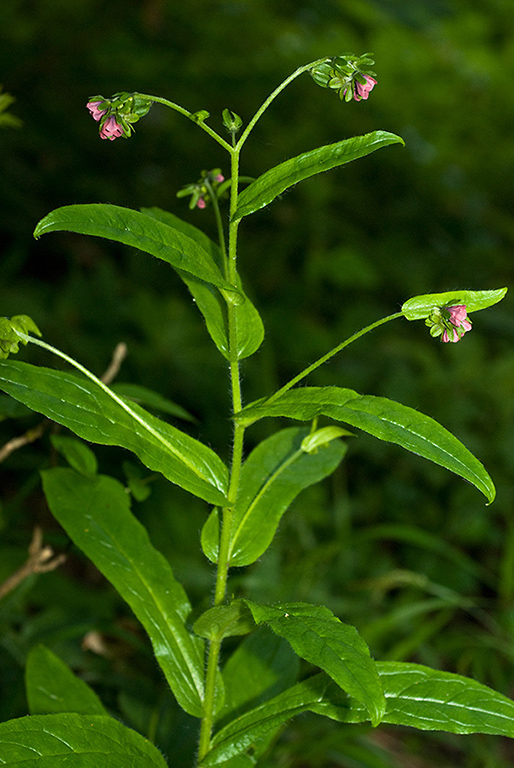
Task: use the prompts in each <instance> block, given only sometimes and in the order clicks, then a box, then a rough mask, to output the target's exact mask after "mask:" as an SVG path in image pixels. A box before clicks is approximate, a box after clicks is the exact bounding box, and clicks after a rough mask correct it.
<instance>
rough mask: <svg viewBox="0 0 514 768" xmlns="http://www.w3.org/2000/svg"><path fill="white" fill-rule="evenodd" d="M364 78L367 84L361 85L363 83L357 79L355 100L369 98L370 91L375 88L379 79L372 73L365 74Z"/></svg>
mask: <svg viewBox="0 0 514 768" xmlns="http://www.w3.org/2000/svg"><path fill="white" fill-rule="evenodd" d="M364 79H365V80H366V83H365V85H361V83H359V82H358V80H356V81H355V88H354V92H353V98H354V99H355V101H360V100H361V99H367V98H368V96H369V94H370V92H371V91H372V90H373V88H374V87H375V85H376V84H377V81H376V80H375V78H374V77H371V75H364Z"/></svg>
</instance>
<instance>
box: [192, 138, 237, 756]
mask: <svg viewBox="0 0 514 768" xmlns="http://www.w3.org/2000/svg"><path fill="white" fill-rule="evenodd" d="M239 152H240V149H238V148H236V147H234V148H233V149H231V152H230V155H231V178H232V187H231V194H230V213H231V215H232V214H233V212H234V211H235V210H236V207H237V193H238V178H239ZM237 231H238V222H237V221H231V223H230V225H229V235H228V254H227V258H226V260H225V261H226V264H227V271H228V274H227V279H228V281H229V282H230V283H232V285H234V286H235V285H236V284H237V270H236V264H237ZM227 314H228V343H229V372H230V388H231V396H232V412H233V413H237V412H238V411H240V410H241V408H242V394H241V379H240V370H239V361H238V350H237V311H236V307H235V305H234V304H230V303H229V304H228V305H227ZM244 432H245V428H244V427H242V426H241V425H238V424H236V423H234V436H233V442H232V464H231V470H230V483H229V489H228V494H227V495H228V504H227V506H226V507H224V509H223V512H222V521H221V531H220V540H219V549H218V567H217V572H216V587H215V592H214V604H215V605H219V604H221V603H223V601H224V600H225V596H226V590H227V578H228V569H229V561H230V551H229V548H230V538H231V531H232V522H233V508H234V505H235V503H236V498H237V492H238V488H239V480H240V476H241V466H242V462H243V444H244ZM220 648H221V642H220V641H217V640H213V641H211V643H210V645H209V653H208V657H207V672H206V677H205V699H204V717H203V719H202V724H201V727H200V740H199V745H198V759H199V761H201V760H202V759H203V758H204V757H205V755H206V754H207V752H208V750H209V745H210V739H211V733H212V727H213V723H214V706H215V691H216V674H217V668H218V660H219V653H220Z"/></svg>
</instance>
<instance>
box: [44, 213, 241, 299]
mask: <svg viewBox="0 0 514 768" xmlns="http://www.w3.org/2000/svg"><path fill="white" fill-rule="evenodd" d="M60 231H65V232H77V233H79V234H82V235H94V236H96V237H105V238H106V239H107V240H115V241H116V242H118V243H124V245H129V246H132V247H133V248H138V249H139V250H140V251H144V252H145V253H149V254H151V255H152V256H156V257H157V258H158V259H162V260H163V261H166V262H168V264H170V265H171V266H172V267H173V268H174V269H181V270H184V271H185V272H189V273H190V274H191V275H195V276H196V277H199V278H201V279H202V280H205V281H206V282H207V283H212V285H215V286H216V287H217V288H219V289H221V290H224V291H227V292H228V294H227V295H228V296H229V297H231V298H232V299H234V300H236V301H237V300H238V298H237V295H238V293H237V291H236V289H235V288H234V287H233V286H232V285H230V283H229V282H228V281H227V280H225V278H224V277H223V275H222V274H221V272H220V271H219V269H218V267H217V266H216V264H215V263H214V261H213V260H212V258H211V257H210V255H209V253H208V252H207V251H206V250H205V249H204V248H202V247H201V246H200V245H199V244H198V243H197V242H195V240H192V239H191V238H190V237H188V236H187V235H185V234H183V233H182V232H179V231H178V230H177V229H175V228H173V227H170V226H168V225H167V224H164V223H163V222H162V221H158V220H157V219H155V218H153V217H151V216H145V214H144V213H140V212H139V211H133V210H131V209H130V208H122V207H121V206H119V205H107V204H104V203H90V204H87V205H66V206H64V207H63V208H57V209H56V210H55V211H52V212H51V213H49V214H48V215H47V216H45V217H44V219H41V221H40V222H39V223H38V225H37V227H36V229H35V230H34V237H36V238H37V237H40V236H41V235H44V234H46V233H47V232H60ZM239 300H240V299H239Z"/></svg>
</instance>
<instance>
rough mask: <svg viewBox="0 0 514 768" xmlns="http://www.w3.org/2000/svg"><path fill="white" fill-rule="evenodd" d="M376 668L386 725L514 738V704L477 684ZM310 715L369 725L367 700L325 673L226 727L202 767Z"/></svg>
mask: <svg viewBox="0 0 514 768" xmlns="http://www.w3.org/2000/svg"><path fill="white" fill-rule="evenodd" d="M376 667H377V670H378V674H379V677H380V681H381V683H382V686H383V690H384V695H385V701H386V710H385V713H384V716H383V718H382V722H383V723H391V724H394V725H404V726H412V727H414V728H419V729H421V730H437V731H446V732H447V733H456V734H467V733H488V734H492V735H496V736H507V737H510V738H514V701H512V700H511V699H508V698H507V697H506V696H503V695H502V694H501V693H497V692H496V691H493V690H492V689H491V688H488V687H487V686H485V685H482V684H481V683H478V682H477V681H476V680H471V679H470V678H467V677H463V676H461V675H455V674H452V673H451V672H439V671H438V670H435V669H430V668H429V667H425V666H422V665H420V664H409V663H404V662H394V661H393V662H391V661H384V662H380V661H379V662H377V663H376ZM305 711H311V712H315V713H316V714H319V715H324V716H326V717H329V718H331V719H333V720H337V721H339V722H342V723H363V722H368V721H369V715H368V713H367V712H366V708H365V707H364V705H363V704H362V703H361V702H358V701H357V700H356V699H352V698H351V697H350V696H348V695H346V694H345V693H344V691H342V690H341V689H340V688H338V687H337V686H336V685H335V683H333V681H331V680H330V679H329V677H328V676H327V675H326V674H325V673H320V674H318V675H313V676H312V677H310V678H308V679H307V680H305V681H303V682H301V683H298V684H297V685H294V686H293V687H292V688H289V689H288V690H286V691H284V692H283V693H281V694H279V695H278V696H275V697H274V698H272V699H269V700H268V701H266V702H264V703H262V704H260V705H259V706H257V707H254V708H252V709H251V710H249V711H247V712H245V713H243V714H240V715H239V716H238V717H237V718H236V719H234V720H233V721H232V722H231V723H228V724H227V725H226V726H225V727H224V728H221V729H220V730H219V731H218V732H217V733H216V734H215V735H214V737H213V739H212V748H211V750H210V752H208V754H207V755H206V756H205V758H204V760H203V762H202V766H214V765H223V764H224V761H225V760H226V759H228V758H229V757H233V756H235V755H238V754H241V753H244V751H245V750H246V749H248V748H249V747H251V745H252V744H253V743H254V741H255V740H257V739H259V738H262V737H263V736H264V735H265V734H266V733H268V732H269V731H272V730H274V729H276V728H277V727H279V726H280V725H282V724H283V723H285V722H287V721H288V720H289V719H290V718H291V717H294V716H295V715H298V714H301V713H302V712H305Z"/></svg>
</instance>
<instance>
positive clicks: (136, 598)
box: [42, 467, 204, 717]
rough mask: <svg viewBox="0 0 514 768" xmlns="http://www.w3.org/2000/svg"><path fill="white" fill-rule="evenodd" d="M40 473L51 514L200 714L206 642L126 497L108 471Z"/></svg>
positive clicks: (187, 704)
mask: <svg viewBox="0 0 514 768" xmlns="http://www.w3.org/2000/svg"><path fill="white" fill-rule="evenodd" d="M42 477H43V489H44V492H45V495H46V498H47V501H48V505H49V507H50V510H51V512H52V514H53V515H54V516H55V517H56V519H57V520H58V522H59V523H60V524H61V525H62V527H63V528H64V530H65V531H66V533H67V534H68V535H69V536H70V538H71V539H72V540H73V541H74V542H75V543H76V544H77V546H79V547H80V549H82V551H83V552H84V553H85V554H86V555H87V556H88V557H89V558H90V559H91V560H92V561H93V563H94V564H95V565H96V566H97V568H98V569H99V570H100V571H101V572H102V573H103V574H104V576H105V577H106V578H107V579H109V581H110V582H111V583H112V584H113V586H114V587H115V588H116V589H117V590H118V592H119V593H120V595H121V596H122V597H123V599H124V600H126V601H127V603H128V604H129V605H130V607H131V608H132V610H133V611H134V613H135V615H136V616H137V618H138V619H139V621H140V622H141V624H142V625H143V626H144V628H145V629H146V631H147V633H148V635H149V636H150V639H151V641H152V645H153V648H154V652H155V655H156V657H157V661H158V662H159V664H160V666H161V667H162V670H163V672H164V674H165V676H166V679H167V681H168V683H169V685H170V688H171V690H172V691H173V693H174V694H175V696H176V698H177V701H178V703H179V704H180V706H181V707H183V709H185V710H186V712H188V713H189V714H190V715H194V716H196V717H200V716H201V715H202V701H203V690H204V689H203V669H204V660H203V652H204V642H203V640H201V639H200V638H199V637H195V636H194V635H192V634H191V633H190V632H189V630H188V629H187V628H186V625H185V622H186V620H187V618H188V616H189V614H190V612H191V605H190V603H189V600H188V598H187V595H186V593H185V591H184V589H183V588H182V586H181V585H180V584H179V582H178V581H176V579H175V577H174V576H173V571H172V570H171V567H170V565H169V563H168V561H167V560H166V559H165V558H164V557H163V556H162V555H161V553H160V552H158V551H157V550H156V549H155V548H154V547H153V546H152V544H151V542H150V540H149V538H148V534H147V532H146V530H145V528H144V527H143V526H142V525H141V523H139V521H138V520H137V519H136V518H135V517H134V516H133V515H132V513H131V511H130V496H129V495H128V494H127V493H126V491H125V489H124V487H123V486H122V485H121V483H118V481H117V480H114V479H113V478H112V477H107V476H105V475H97V476H96V477H94V478H87V477H84V476H83V475H79V474H78V473H76V472H74V471H73V470H71V469H64V468H60V467H57V468H55V469H50V470H45V471H44V472H42Z"/></svg>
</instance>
